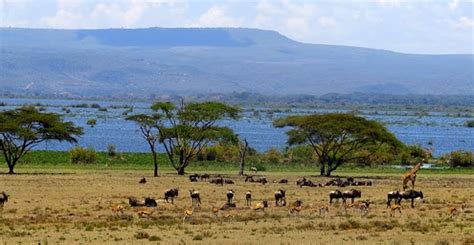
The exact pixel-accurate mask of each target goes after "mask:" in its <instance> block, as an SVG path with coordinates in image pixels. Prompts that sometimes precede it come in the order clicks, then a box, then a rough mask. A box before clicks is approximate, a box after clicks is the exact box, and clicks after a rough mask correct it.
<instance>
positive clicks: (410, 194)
mask: <svg viewBox="0 0 474 245" xmlns="http://www.w3.org/2000/svg"><path fill="white" fill-rule="evenodd" d="M415 198H420V199H422V200H423V192H421V191H415V190H408V191H402V192H400V195H399V196H398V199H397V203H398V205H400V203H401V201H402V199H411V208H415V205H414V200H415Z"/></svg>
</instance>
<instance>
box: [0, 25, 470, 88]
mask: <svg viewBox="0 0 474 245" xmlns="http://www.w3.org/2000/svg"><path fill="white" fill-rule="evenodd" d="M0 44H1V45H0V46H1V47H0V48H1V50H0V62H1V63H0V92H12V93H20V94H56V95H72V96H86V97H87V96H90V97H92V96H94V97H98V96H116V97H120V96H129V95H133V96H143V97H145V96H150V95H161V94H185V95H189V94H195V93H201V94H202V93H204V94H205V93H209V94H211V93H230V92H249V93H260V94H263V95H295V94H309V95H321V94H326V93H353V92H362V93H386V94H409V93H410V94H442V95H444V94H474V78H473V71H474V56H473V55H472V54H466V55H416V54H402V53H396V52H391V51H386V50H375V49H368V48H357V47H346V46H333V45H319V44H304V43H299V42H296V41H293V40H290V39H288V38H286V37H285V36H282V35H280V34H279V33H277V32H274V31H265V30H257V29H245V28H147V29H102V30H51V29H19V28H0Z"/></svg>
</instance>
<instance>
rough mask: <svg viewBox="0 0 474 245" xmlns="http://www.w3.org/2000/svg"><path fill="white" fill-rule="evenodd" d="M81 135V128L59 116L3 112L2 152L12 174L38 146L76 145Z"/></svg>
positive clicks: (0, 116)
mask: <svg viewBox="0 0 474 245" xmlns="http://www.w3.org/2000/svg"><path fill="white" fill-rule="evenodd" d="M82 134H83V132H82V128H80V127H75V126H74V124H73V123H72V122H64V121H63V120H62V118H61V116H60V115H59V114H56V113H43V112H40V111H38V110H37V109H35V108H34V107H22V108H18V109H14V110H8V111H3V112H0V149H1V151H2V153H3V156H4V158H5V161H6V163H7V165H8V169H9V172H8V173H9V174H13V173H14V171H13V170H14V168H15V165H16V164H17V162H18V160H19V159H20V158H21V157H23V156H24V155H25V154H26V153H28V152H29V151H30V150H31V149H32V148H33V147H34V146H35V145H37V144H39V143H41V142H44V141H51V140H57V141H67V142H70V143H76V142H77V140H76V138H75V136H80V135H82Z"/></svg>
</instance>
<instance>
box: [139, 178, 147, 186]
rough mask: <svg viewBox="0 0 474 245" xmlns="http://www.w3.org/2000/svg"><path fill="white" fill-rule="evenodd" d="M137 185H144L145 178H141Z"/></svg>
mask: <svg viewBox="0 0 474 245" xmlns="http://www.w3.org/2000/svg"><path fill="white" fill-rule="evenodd" d="M138 183H139V184H145V183H146V179H145V177H143V178H141V179H140V181H138Z"/></svg>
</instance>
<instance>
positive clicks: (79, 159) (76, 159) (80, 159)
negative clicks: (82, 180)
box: [69, 147, 97, 164]
mask: <svg viewBox="0 0 474 245" xmlns="http://www.w3.org/2000/svg"><path fill="white" fill-rule="evenodd" d="M69 155H70V157H71V163H73V164H93V163H95V162H96V161H97V153H96V152H95V150H94V149H88V148H84V147H75V148H72V149H71V150H70V151H69Z"/></svg>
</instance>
